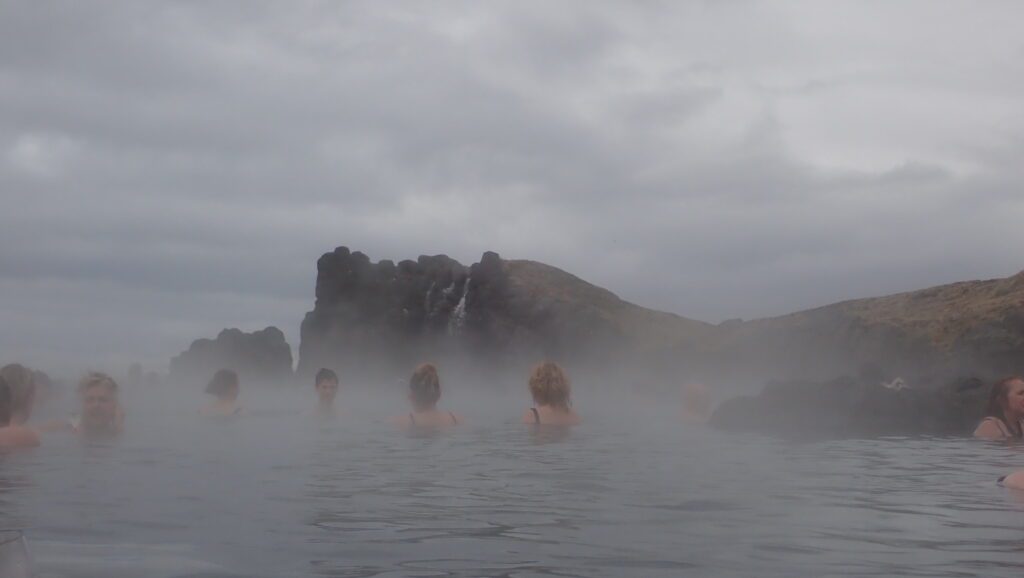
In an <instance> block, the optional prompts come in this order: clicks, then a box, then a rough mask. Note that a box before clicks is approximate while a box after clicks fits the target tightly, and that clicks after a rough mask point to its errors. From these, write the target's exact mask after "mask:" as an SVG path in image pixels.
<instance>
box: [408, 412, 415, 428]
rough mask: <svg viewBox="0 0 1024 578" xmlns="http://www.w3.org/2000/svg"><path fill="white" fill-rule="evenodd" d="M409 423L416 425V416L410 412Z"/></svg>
mask: <svg viewBox="0 0 1024 578" xmlns="http://www.w3.org/2000/svg"><path fill="white" fill-rule="evenodd" d="M409 423H411V424H412V425H416V418H415V417H414V416H413V415H412V412H409Z"/></svg>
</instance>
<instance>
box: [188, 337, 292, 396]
mask: <svg viewBox="0 0 1024 578" xmlns="http://www.w3.org/2000/svg"><path fill="white" fill-rule="evenodd" d="M222 368H226V369H233V370H235V371H237V372H238V374H239V377H240V378H241V379H242V380H243V381H254V382H261V383H282V382H287V381H289V380H290V379H291V376H292V348H291V346H290V345H288V342H287V341H285V338H284V333H282V332H281V330H280V329H278V328H277V327H267V328H266V329H263V330H260V331H254V332H252V333H245V332H243V331H241V330H239V329H225V330H223V331H221V332H220V334H219V335H217V338H216V339H197V340H195V341H193V342H192V345H191V346H189V348H188V351H185V352H183V353H182V354H181V355H178V356H177V357H175V358H173V359H171V366H170V374H169V378H168V379H169V380H170V381H171V382H173V383H203V384H205V383H206V381H207V380H209V379H210V377H211V376H212V375H213V374H214V372H216V371H217V370H218V369H222Z"/></svg>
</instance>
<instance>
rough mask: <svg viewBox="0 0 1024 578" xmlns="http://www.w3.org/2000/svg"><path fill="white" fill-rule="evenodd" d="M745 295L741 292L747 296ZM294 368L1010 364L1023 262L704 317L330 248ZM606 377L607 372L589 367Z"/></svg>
mask: <svg viewBox="0 0 1024 578" xmlns="http://www.w3.org/2000/svg"><path fill="white" fill-rule="evenodd" d="M752 297H754V296H752ZM301 334H302V342H301V345H300V360H299V372H300V373H303V374H307V373H312V372H313V371H315V370H316V368H317V367H319V366H332V367H337V368H341V369H342V371H350V372H355V373H357V374H374V373H378V374H379V373H380V372H381V371H384V372H387V371H389V370H391V369H394V368H396V367H398V368H401V371H402V372H404V371H406V370H408V369H409V368H411V367H412V365H414V364H415V363H417V362H419V361H424V360H439V359H450V358H458V357H459V356H462V358H463V359H473V360H475V361H477V362H480V363H481V364H485V365H490V366H501V365H502V364H512V365H514V366H515V367H519V368H521V367H522V365H523V364H524V363H527V362H530V361H536V360H537V359H540V358H542V357H551V358H555V359H558V360H562V361H569V362H575V363H577V365H580V366H588V367H591V368H594V369H595V371H598V372H601V371H606V370H607V371H611V370H613V369H614V370H616V371H618V373H617V374H616V375H615V379H622V380H624V381H628V383H623V386H624V387H628V386H632V385H637V384H639V383H640V382H645V383H648V384H649V383H651V382H652V381H662V382H665V381H669V380H676V379H678V380H679V383H681V382H682V381H683V380H685V379H690V378H698V379H703V380H706V381H708V382H710V383H711V384H712V385H713V386H714V385H715V384H716V382H717V383H721V382H730V383H738V382H743V383H750V382H751V381H759V382H761V383H763V382H765V381H768V380H770V379H817V380H822V379H831V378H834V377H836V376H839V375H856V374H857V373H858V372H860V371H861V370H862V369H863V368H865V367H874V368H877V369H878V370H880V371H881V373H882V374H883V375H888V376H894V375H907V374H920V373H932V374H936V375H960V374H974V375H977V374H980V375H986V376H989V375H994V374H1000V373H1011V372H1022V371H1024V273H1022V274H1019V275H1016V276H1014V277H1010V278H1008V279H997V280H991V281H970V282H963V283H954V284H952V285H944V286H941V287H934V288H931V289H925V290H921V291H915V292H910V293H903V294H899V295H892V296H888V297H880V298H873V299H860V300H855V301H847V302H843V303H837V304H835V305H829V306H826V307H821V308H817V309H812V310H808V311H803V312H799V313H793V314H790V315H785V316H781V317H774V318H768V319H759V320H753V321H742V320H738V319H736V320H730V321H729V322H726V323H722V324H719V325H711V324H707V323H703V322H700V321H695V320H692V319H687V318H684V317H680V316H677V315H673V314H670V313H664V312H660V311H654V310H651V309H645V308H643V307H639V306H637V305H634V304H631V303H628V302H626V301H623V300H621V299H619V298H618V297H616V296H615V295H614V294H612V293H611V292H609V291H607V290H605V289H601V288H599V287H596V286H594V285H591V284H589V283H587V282H585V281H583V280H581V279H579V278H577V277H575V276H573V275H571V274H569V273H566V272H565V271H561V270H559V269H556V268H554V267H551V266H548V265H544V264H542V263H537V262H533V261H520V260H504V259H501V258H500V257H499V256H498V255H497V254H495V253H491V252H488V253H484V255H483V257H482V258H481V260H480V262H479V263H475V264H473V265H470V266H465V265H462V264H461V263H459V262H457V261H455V260H453V259H451V258H449V257H447V256H444V255H437V256H421V257H419V258H418V259H417V260H415V261H411V260H407V261H401V262H399V263H398V264H395V263H393V262H391V261H387V260H385V261H380V262H377V263H375V262H373V261H371V260H370V258H369V257H368V256H366V255H365V254H363V253H361V252H358V251H356V252H351V251H349V249H347V248H345V247H339V248H337V249H335V250H334V251H332V252H330V253H326V254H324V255H323V256H322V257H321V258H320V260H319V261H318V262H317V282H316V304H315V307H314V309H313V310H312V311H311V312H309V313H308V314H307V315H306V318H305V319H304V320H303V322H302V331H301ZM602 375H605V376H606V377H608V376H611V375H612V374H610V373H602Z"/></svg>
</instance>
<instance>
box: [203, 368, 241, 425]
mask: <svg viewBox="0 0 1024 578" xmlns="http://www.w3.org/2000/svg"><path fill="white" fill-rule="evenodd" d="M206 393H208V394H210V395H212V396H214V397H216V398H217V399H216V400H214V402H213V403H211V404H209V405H207V406H205V407H203V408H202V409H201V410H199V413H200V414H201V415H205V416H210V417H225V416H232V415H239V414H240V413H242V407H241V406H240V405H238V374H237V373H235V372H234V371H231V370H230V369H219V370H217V373H215V374H213V379H211V380H210V383H208V384H206Z"/></svg>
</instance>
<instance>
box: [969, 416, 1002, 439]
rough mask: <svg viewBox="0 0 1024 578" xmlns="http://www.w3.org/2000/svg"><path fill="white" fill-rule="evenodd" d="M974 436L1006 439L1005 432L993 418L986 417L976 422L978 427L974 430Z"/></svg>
mask: <svg viewBox="0 0 1024 578" xmlns="http://www.w3.org/2000/svg"><path fill="white" fill-rule="evenodd" d="M974 437H976V438H978V439H983V440H1003V439H1006V434H1005V433H1004V432H1003V430H1002V428H1000V427H999V425H998V424H997V423H996V422H995V420H991V419H986V420H984V421H982V422H981V423H980V424H978V428H977V429H975V430H974Z"/></svg>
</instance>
